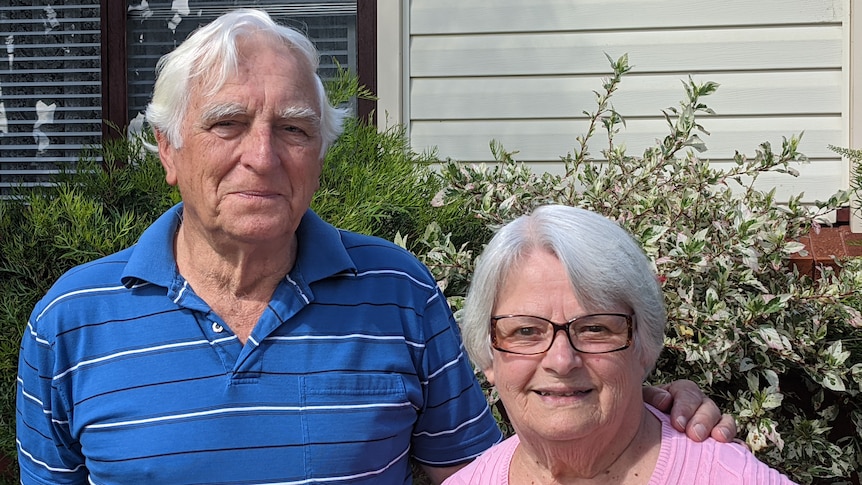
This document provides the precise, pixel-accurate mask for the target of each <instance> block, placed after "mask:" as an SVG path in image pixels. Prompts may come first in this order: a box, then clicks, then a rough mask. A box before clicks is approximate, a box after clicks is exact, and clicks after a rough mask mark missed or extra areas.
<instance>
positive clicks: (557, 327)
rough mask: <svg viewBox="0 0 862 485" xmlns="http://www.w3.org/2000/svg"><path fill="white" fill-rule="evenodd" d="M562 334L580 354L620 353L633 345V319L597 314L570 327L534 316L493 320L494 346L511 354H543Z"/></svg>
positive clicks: (609, 314)
mask: <svg viewBox="0 0 862 485" xmlns="http://www.w3.org/2000/svg"><path fill="white" fill-rule="evenodd" d="M560 331H563V332H565V334H566V336H567V337H568V339H569V345H571V346H572V348H573V349H575V350H577V351H578V352H581V353H584V354H606V353H609V352H619V351H620V350H625V349H627V348H629V346H631V344H632V315H626V314H624V313H594V314H592V315H582V316H580V317H575V318H573V319H571V320H569V321H568V322H566V323H554V322H552V321H550V320H548V319H547V318H542V317H536V316H533V315H494V316H492V317H491V346H492V347H493V348H495V349H496V350H499V351H500V352H508V353H510V354H519V355H537V354H543V353H545V352H547V351H548V350H550V348H551V346H552V345H554V339H555V338H556V337H557V332H560Z"/></svg>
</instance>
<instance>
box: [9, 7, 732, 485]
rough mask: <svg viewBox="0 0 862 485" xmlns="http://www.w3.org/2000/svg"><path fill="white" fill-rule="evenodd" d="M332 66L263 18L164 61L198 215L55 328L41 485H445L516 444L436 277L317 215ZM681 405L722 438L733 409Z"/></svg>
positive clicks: (95, 266)
mask: <svg viewBox="0 0 862 485" xmlns="http://www.w3.org/2000/svg"><path fill="white" fill-rule="evenodd" d="M317 62H318V59H317V53H316V51H315V49H314V47H313V46H312V44H311V43H310V42H309V40H308V39H307V38H305V37H304V36H303V35H302V34H299V33H298V32H296V31H294V30H291V29H288V28H285V27H280V26H278V25H276V24H275V23H273V21H272V20H271V19H270V18H269V17H268V16H267V15H266V14H264V13H262V12H259V11H254V10H237V11H234V12H232V13H229V14H226V15H224V16H222V17H220V18H219V19H217V20H216V21H214V22H213V23H211V24H209V25H208V26H206V27H204V28H202V29H200V30H198V31H197V32H195V33H194V34H193V35H192V36H190V37H189V39H188V40H186V41H185V42H184V43H183V44H182V45H181V46H179V47H178V48H177V49H176V50H175V51H174V52H172V53H171V54H169V55H168V56H165V58H163V59H162V60H161V61H160V63H159V78H158V80H157V82H156V86H155V89H154V95H153V101H152V103H151V104H150V106H149V107H148V109H147V119H148V120H149V122H150V123H151V124H152V125H153V128H154V130H155V132H156V138H157V142H158V152H159V155H160V158H161V160H162V163H163V165H164V168H165V172H166V178H167V181H168V183H170V184H172V185H177V186H178V187H179V189H180V193H181V195H182V198H183V203H182V204H180V205H178V206H176V207H174V208H173V209H171V210H170V211H168V212H167V213H166V214H164V215H163V216H162V217H161V218H160V219H159V220H158V221H156V222H155V223H154V224H153V225H152V226H151V227H150V228H149V229H147V231H145V232H144V234H143V235H142V236H141V238H140V240H139V242H138V243H137V244H136V245H135V246H133V247H131V248H128V249H127V250H125V251H122V252H120V253H117V254H114V255H111V256H108V257H106V258H102V259H100V260H97V261H94V262H92V263H89V264H86V265H83V266H81V267H78V268H75V269H73V270H71V271H69V272H68V273H67V274H66V275H64V276H63V277H61V278H60V280H58V281H57V283H56V284H55V285H54V287H53V288H52V289H51V290H50V291H49V293H48V294H47V295H46V296H45V298H44V299H43V300H42V301H41V302H39V303H38V304H37V306H36V308H35V309H34V311H33V314H32V316H31V319H30V321H29V322H28V327H27V331H26V334H25V336H24V340H23V343H22V350H21V357H20V364H19V379H18V382H19V384H18V441H19V444H18V446H19V462H20V465H21V482H22V483H25V484H30V483H42V484H44V483H70V484H84V483H93V484H100V485H101V484H145V483H158V484H166V483H171V484H175V483H210V484H211V483H295V484H307V483H336V482H337V483H343V482H348V483H374V484H386V483H409V481H410V465H409V464H410V459H411V458H413V459H415V460H417V461H418V462H419V463H420V464H421V465H422V466H423V468H424V469H425V470H426V471H427V472H428V474H429V476H430V477H431V478H432V479H433V480H434V481H435V482H440V481H442V480H443V479H444V478H445V477H447V476H448V475H450V474H451V473H452V472H454V470H456V469H457V468H459V467H461V466H463V465H464V464H465V463H466V462H468V461H470V460H471V459H472V458H474V457H475V456H477V455H478V454H480V453H481V452H482V451H484V450H485V449H487V448H488V447H490V446H491V445H493V444H494V443H496V442H498V441H500V439H501V436H500V431H499V430H498V429H497V427H496V424H495V422H494V420H493V418H492V417H491V415H490V413H489V411H488V406H487V404H486V402H485V399H484V396H483V394H482V392H481V390H480V389H479V387H478V385H477V383H476V381H475V378H474V376H473V373H472V370H471V367H470V365H469V362H468V361H467V358H466V356H465V354H464V353H463V352H462V350H461V344H460V336H459V333H458V328H457V326H456V324H455V323H454V320H453V319H452V315H451V313H450V310H449V308H448V306H447V304H446V301H445V298H444V297H443V296H442V294H441V293H440V291H439V290H438V289H437V287H436V285H435V283H434V280H433V278H432V277H431V275H430V274H429V272H428V271H427V269H426V268H424V267H423V266H422V265H421V264H420V263H418V261H417V260H416V259H414V258H412V257H411V256H410V255H409V254H408V253H406V252H405V251H403V250H401V249H400V248H398V247H397V246H395V245H393V244H390V243H388V242H385V241H382V240H379V239H375V238H370V237H366V236H361V235H357V234H353V233H349V232H345V231H339V230H337V229H335V228H333V227H332V226H330V225H328V224H326V223H324V222H323V221H321V220H320V219H319V218H318V217H317V216H316V215H315V214H314V213H313V212H312V211H310V210H309V204H310V202H311V198H312V195H313V194H314V191H315V190H316V189H317V187H318V177H319V175H320V172H321V166H322V161H323V158H324V154H325V152H326V149H327V147H328V146H329V145H330V144H331V143H332V142H333V141H334V140H335V139H336V138H337V136H338V135H339V134H340V131H341V122H342V119H343V117H344V115H345V113H344V111H342V110H339V109H335V108H333V107H332V106H330V105H329V103H328V101H327V99H326V97H325V94H324V91H323V85H322V83H321V81H320V79H319V78H318V77H317V75H316V70H317ZM688 384H690V383H688ZM677 386H678V387H679V388H680V389H681V391H682V392H681V393H678V396H677V401H679V404H681V406H680V407H679V409H677V410H676V411H675V413H676V415H679V414H682V416H684V418H681V419H686V418H690V421H691V423H690V426H689V428H690V430H692V433H695V431H694V430H695V428H698V429H699V430H700V431H701V433H700V437H701V438H704V437H705V436H706V435H707V434H708V429H711V427H712V425H714V424H715V423H716V422H717V421H718V420H719V413H718V410H717V408H715V405H714V404H713V403H712V402H711V401H709V400H708V399H705V398H703V397H702V395H701V394H699V393H697V392H692V391H693V390H692V388H691V386H690V385H687V384H686V383H682V384H677ZM648 392H650V393H652V395H654V396H655V399H654V401H661V400H662V399H663V398H664V399H666V400H669V399H668V396H667V395H664V396H662V393H661V392H659V391H658V390H655V389H653V390H650V391H648ZM701 403H705V404H704V405H703V406H702V407H701V408H700V409H699V411H698V413H697V414H695V411H694V408H696V407H697V406H698V405H700V404H701ZM656 404H657V405H658V406H660V407H664V406H663V405H664V404H667V403H662V402H656ZM722 424H723V425H722V426H721V427H718V428H716V429H715V430H713V434H716V435H717V436H719V434H718V433H719V432H720V431H721V430H725V431H726V430H728V429H729V430H730V435H731V436H732V434H733V433H734V432H735V428H734V427H733V425H732V423H728V422H727V418H726V417H725V418H724V421H723V422H722ZM719 437H721V436H719Z"/></svg>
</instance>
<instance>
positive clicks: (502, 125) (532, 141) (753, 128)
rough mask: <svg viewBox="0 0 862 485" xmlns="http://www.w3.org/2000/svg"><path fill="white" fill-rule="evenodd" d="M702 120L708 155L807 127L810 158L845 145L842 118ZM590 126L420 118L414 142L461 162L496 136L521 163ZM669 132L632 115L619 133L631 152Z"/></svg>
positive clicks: (600, 136) (554, 155)
mask: <svg viewBox="0 0 862 485" xmlns="http://www.w3.org/2000/svg"><path fill="white" fill-rule="evenodd" d="M699 122H700V123H701V124H702V125H703V126H704V128H705V129H707V130H709V131H710V132H711V133H712V134H711V135H710V136H702V139H703V140H704V142H705V143H706V145H707V147H708V149H709V150H708V151H707V152H704V154H702V156H703V157H705V158H710V159H716V160H719V159H731V158H732V157H733V154H734V152H735V151H736V150H739V151H740V152H742V153H746V154H751V155H752V156H753V154H754V153H755V150H756V148H757V147H758V146H759V145H760V143H762V142H764V141H768V142H770V143H772V145H773V149H774V150H779V149H780V146H781V140H782V137H783V136H785V137H790V136H791V135H794V134H799V133H801V132H803V131H804V135H803V137H802V142H801V143H800V151H801V152H803V153H805V154H806V155H807V156H808V157H810V158H834V157H835V153H834V152H832V151H831V150H829V149H828V147H827V145H830V144H831V145H841V144H842V139H843V138H842V126H843V123H842V120H841V118H840V117H813V118H739V119H723V118H709V117H706V116H704V117H701V118H700V119H699ZM586 128H587V122H586V120H583V119H581V120H565V121H552V120H517V121H511V122H506V121H490V122H470V121H445V122H424V121H417V122H414V123H413V124H412V126H411V133H410V138H411V143H412V146H413V148H414V149H415V150H417V151H426V150H428V149H431V148H436V149H437V153H438V155H439V156H440V157H441V158H447V157H448V158H452V159H453V160H457V161H462V162H487V161H491V152H490V150H489V148H488V146H489V143H490V141H491V140H492V139H493V140H497V141H499V142H501V143H502V144H503V146H504V147H505V148H506V149H507V150H518V151H519V153H518V155H516V156H515V158H516V159H517V160H520V161H523V162H550V161H558V160H560V157H561V156H563V155H566V154H567V153H569V152H571V151H572V148H573V147H574V146H575V143H576V142H575V138H576V137H577V136H578V135H580V134H582V133H583V132H584V131H585V130H586ZM667 132H668V129H667V128H666V125H665V122H664V121H663V120H661V121H660V120H629V122H628V123H627V126H626V127H624V128H623V129H622V131H621V132H620V133H619V134H618V135H617V136H616V142H617V143H618V144H620V143H624V144H625V145H626V147H627V148H628V152H629V153H630V154H632V155H637V154H640V153H642V152H643V150H644V149H645V148H646V147H648V146H652V145H654V144H655V140H656V139H658V138H663V137H664V136H665V135H666V134H667ZM605 145H607V142H606V137H605V135H604V132H603V131H598V132H597V133H596V136H594V137H593V139H592V144H591V151H592V152H593V154H594V155H595V156H597V157H598V156H600V155H599V150H601V149H602V148H603V147H604V146H605Z"/></svg>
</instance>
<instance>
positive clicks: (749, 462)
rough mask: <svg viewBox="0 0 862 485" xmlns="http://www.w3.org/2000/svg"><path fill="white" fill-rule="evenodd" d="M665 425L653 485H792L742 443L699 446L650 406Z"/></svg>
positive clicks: (710, 441) (713, 441)
mask: <svg viewBox="0 0 862 485" xmlns="http://www.w3.org/2000/svg"><path fill="white" fill-rule="evenodd" d="M647 407H648V408H649V409H650V411H652V413H653V414H654V415H656V417H657V418H658V419H659V420H660V421H661V423H662V444H661V453H660V456H659V460H658V463H657V464H656V469H655V473H654V474H653V480H652V481H650V485H656V484H664V483H704V484H710V483H712V484H723V483H740V484H763V485H790V484H793V483H794V482H792V481H791V480H790V479H788V478H787V477H786V476H784V475H782V474H781V473H780V472H779V471H778V470H775V469H774V468H771V467H769V465H767V464H765V463H763V462H762V461H760V460H758V459H757V457H756V456H754V454H753V453H752V452H751V451H750V450H749V449H748V448H746V447H745V446H743V445H742V444H739V443H721V442H718V441H715V440H713V439H712V438H708V439H707V440H706V441H704V442H701V443H698V442H695V441H692V440H690V439H689V438H688V437H687V436H686V435H685V433H682V432H680V431H677V430H676V429H675V428H674V427H673V426H672V425H671V423H670V418H669V417H668V416H667V415H666V414H664V413H662V412H660V411H657V410H655V408H652V407H650V406H647Z"/></svg>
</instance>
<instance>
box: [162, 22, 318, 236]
mask: <svg viewBox="0 0 862 485" xmlns="http://www.w3.org/2000/svg"><path fill="white" fill-rule="evenodd" d="M239 52H240V55H239V59H240V60H239V66H238V69H237V72H236V73H235V74H234V75H232V76H230V77H229V78H228V79H227V82H226V83H225V84H224V86H222V87H221V88H220V89H219V90H218V91H217V92H216V93H215V94H214V95H211V96H209V95H203V94H202V93H203V91H204V90H203V89H201V86H192V89H191V99H190V100H189V109H188V111H187V113H186V116H185V119H184V120H183V126H182V128H181V133H182V139H183V146H182V148H176V147H174V146H172V145H170V143H169V142H168V141H167V139H166V137H165V136H163V135H162V134H158V143H159V155H160V157H161V159H162V164H163V165H164V167H165V170H166V179H167V181H168V183H170V184H171V185H177V186H178V187H179V189H180V193H181V195H182V198H183V201H184V219H183V224H184V226H186V227H187V228H188V229H191V230H192V231H195V232H196V233H198V234H203V235H204V237H206V238H210V239H213V240H220V241H236V242H242V243H265V242H278V241H280V240H287V239H289V238H291V237H292V236H293V233H294V232H295V231H296V228H297V226H298V225H299V221H300V220H301V218H302V216H303V214H304V213H305V211H306V209H308V207H309V204H310V203H311V198H312V196H313V195H314V192H315V190H317V188H318V184H319V177H320V172H321V168H322V163H323V162H322V160H321V158H320V152H321V136H320V106H321V100H320V99H319V98H318V95H317V90H316V83H315V75H314V73H313V72H312V71H311V68H310V66H309V65H308V64H307V63H306V62H305V61H304V60H303V59H302V58H300V57H299V56H297V55H294V54H293V53H291V52H290V49H289V48H288V47H285V46H284V45H282V44H280V43H278V42H276V41H273V40H270V39H268V38H264V37H261V36H253V37H250V38H247V39H244V40H242V41H240V44H239Z"/></svg>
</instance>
